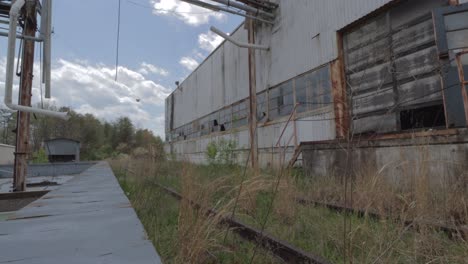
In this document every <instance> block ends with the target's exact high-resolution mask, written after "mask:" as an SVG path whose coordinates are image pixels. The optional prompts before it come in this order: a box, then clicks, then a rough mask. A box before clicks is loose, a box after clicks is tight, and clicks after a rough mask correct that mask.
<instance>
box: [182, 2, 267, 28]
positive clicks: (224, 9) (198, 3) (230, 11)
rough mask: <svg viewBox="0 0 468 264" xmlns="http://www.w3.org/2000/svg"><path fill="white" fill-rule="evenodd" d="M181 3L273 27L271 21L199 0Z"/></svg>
mask: <svg viewBox="0 0 468 264" xmlns="http://www.w3.org/2000/svg"><path fill="white" fill-rule="evenodd" d="M181 1H183V2H186V3H189V4H192V5H196V6H200V7H203V8H206V9H209V10H213V11H216V12H218V11H224V12H226V13H230V14H234V15H238V16H242V17H245V18H250V19H254V20H258V21H261V22H263V23H267V24H270V25H273V22H271V21H268V20H265V19H261V18H259V17H255V16H251V15H247V14H244V13H241V12H236V11H234V10H231V9H229V8H226V7H222V6H218V5H212V4H208V3H205V2H202V1H199V0H181Z"/></svg>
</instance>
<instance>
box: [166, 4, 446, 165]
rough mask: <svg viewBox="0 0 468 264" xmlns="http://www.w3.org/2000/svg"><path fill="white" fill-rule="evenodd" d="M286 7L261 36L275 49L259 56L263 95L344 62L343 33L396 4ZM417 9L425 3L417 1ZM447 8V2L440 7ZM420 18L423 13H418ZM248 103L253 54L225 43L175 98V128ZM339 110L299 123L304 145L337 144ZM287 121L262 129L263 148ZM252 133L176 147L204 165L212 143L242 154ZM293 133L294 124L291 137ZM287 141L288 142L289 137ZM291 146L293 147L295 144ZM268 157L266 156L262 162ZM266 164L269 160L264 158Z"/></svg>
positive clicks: (241, 35) (239, 34) (239, 35)
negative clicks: (223, 142) (228, 142)
mask: <svg viewBox="0 0 468 264" xmlns="http://www.w3.org/2000/svg"><path fill="white" fill-rule="evenodd" d="M276 2H278V3H279V4H280V8H279V9H278V15H277V19H276V21H275V25H274V26H273V27H271V26H266V25H261V26H258V28H257V30H256V40H257V44H264V45H268V46H269V47H270V50H269V51H256V57H257V60H256V61H257V92H261V91H264V90H267V89H269V88H272V87H274V86H276V85H279V84H281V83H283V82H285V81H287V80H290V79H292V78H294V77H296V76H298V75H300V74H303V73H305V72H308V71H311V70H313V69H316V68H318V67H320V66H321V65H325V64H328V63H329V62H331V61H333V60H335V59H336V58H337V56H338V48H337V44H338V43H337V31H338V30H341V29H343V28H344V27H346V26H348V25H349V24H351V23H353V22H355V21H357V20H359V19H361V18H363V17H364V16H366V15H368V14H370V13H372V12H373V11H375V10H377V9H379V8H381V7H383V6H384V5H386V4H388V3H390V2H392V0H326V1H325V0H322V1H313V0H276ZM411 2H414V3H416V4H415V6H417V5H418V4H421V3H425V2H426V1H424V0H412V1H411ZM437 2H439V3H445V2H446V1H437ZM411 12H414V15H415V16H416V15H417V14H418V12H419V11H418V10H417V9H415V10H412V11H411ZM232 35H233V37H234V38H235V39H238V40H239V41H242V42H247V33H246V31H245V29H244V28H243V26H240V27H239V28H238V29H237V30H236V31H235V32H234V33H233V34H232ZM247 97H248V54H247V50H246V49H240V48H238V47H236V46H234V45H233V44H231V43H229V42H224V43H223V44H222V45H221V46H220V47H219V48H218V49H216V50H215V51H214V52H213V53H212V54H211V55H210V56H209V57H208V58H207V59H206V60H205V62H203V63H202V64H201V65H200V67H199V68H198V69H196V70H195V71H194V72H193V73H192V74H191V75H190V76H189V77H188V78H187V79H186V80H185V81H184V82H183V83H182V84H181V85H180V89H177V90H176V91H175V92H174V128H178V127H181V126H183V125H185V124H188V123H190V122H192V121H194V120H196V119H198V118H201V117H203V116H206V115H208V114H210V113H213V112H215V111H218V110H220V109H221V108H223V106H227V105H230V104H232V103H234V102H237V101H239V100H241V99H244V98H247ZM334 118H335V115H334V112H333V107H332V106H329V107H323V108H321V109H319V110H318V111H315V112H314V113H312V114H310V115H309V116H307V115H304V116H301V118H300V120H299V121H298V122H297V133H298V138H299V141H320V140H330V139H334V138H335V120H334ZM285 119H287V117H285V118H280V119H278V120H275V122H273V123H269V124H268V125H267V126H264V127H259V128H258V131H257V132H258V136H259V141H258V143H259V146H258V147H259V148H260V149H267V148H271V147H272V146H274V144H276V141H277V140H278V137H279V134H280V133H281V130H282V129H283V127H284V123H285ZM246 129H247V128H246V127H242V128H239V129H236V130H235V131H232V132H231V133H228V134H227V135H226V133H221V134H216V133H215V134H213V135H208V136H204V137H201V138H198V139H190V140H185V141H179V142H175V143H173V146H174V148H175V150H176V152H177V153H184V154H187V155H191V159H192V160H200V161H203V160H204V151H205V150H206V146H207V144H208V143H209V142H210V141H211V140H218V139H220V138H223V137H230V138H232V139H234V140H236V141H237V142H238V145H239V149H241V148H244V147H245V148H246V147H247V146H248V142H249V138H248V133H247V130H246ZM290 133H292V124H290V125H289V127H288V128H287V130H286V133H285V134H290ZM285 138H288V136H287V135H285ZM290 145H291V144H290ZM261 155H262V153H261V151H260V156H261ZM260 159H261V160H264V161H265V162H266V160H268V159H267V158H266V157H260Z"/></svg>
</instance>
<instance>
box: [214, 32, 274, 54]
mask: <svg viewBox="0 0 468 264" xmlns="http://www.w3.org/2000/svg"><path fill="white" fill-rule="evenodd" d="M210 30H211V31H213V32H214V33H216V34H218V35H219V36H221V37H223V38H224V39H226V40H228V41H229V42H232V43H233V44H234V45H236V46H238V47H241V48H248V49H260V50H269V49H270V48H269V47H268V46H263V45H256V44H249V43H244V42H239V41H237V40H235V39H234V38H233V37H231V36H229V35H227V34H226V33H224V32H222V31H221V30H219V29H217V28H215V27H213V26H212V27H210Z"/></svg>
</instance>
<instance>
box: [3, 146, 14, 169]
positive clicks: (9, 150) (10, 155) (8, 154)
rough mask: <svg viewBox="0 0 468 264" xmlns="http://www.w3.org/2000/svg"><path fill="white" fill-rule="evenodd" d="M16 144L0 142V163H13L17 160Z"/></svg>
mask: <svg viewBox="0 0 468 264" xmlns="http://www.w3.org/2000/svg"><path fill="white" fill-rule="evenodd" d="M14 153H15V146H10V145H4V144H0V165H6V164H13V163H14V161H15V154H14Z"/></svg>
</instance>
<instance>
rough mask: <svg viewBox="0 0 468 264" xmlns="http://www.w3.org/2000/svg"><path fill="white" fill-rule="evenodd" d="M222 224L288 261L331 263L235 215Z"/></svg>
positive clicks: (209, 211) (211, 212)
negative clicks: (240, 219)
mask: <svg viewBox="0 0 468 264" xmlns="http://www.w3.org/2000/svg"><path fill="white" fill-rule="evenodd" d="M154 184H155V185H156V186H157V187H159V188H160V189H162V190H164V191H165V192H166V193H168V194H170V195H171V196H173V197H174V198H176V199H177V200H187V201H189V203H190V204H191V205H192V206H193V207H194V208H197V209H201V208H202V206H201V205H200V204H198V203H196V202H194V201H192V200H189V199H187V198H185V197H183V196H182V195H180V194H179V193H178V192H176V191H175V190H174V189H172V188H169V187H166V186H163V185H161V184H158V183H154ZM206 214H207V215H210V216H214V215H218V213H217V212H216V210H214V209H206ZM220 224H224V225H228V226H229V227H231V228H232V230H233V231H234V232H236V233H237V234H238V235H239V236H241V237H242V238H244V239H246V240H249V241H252V242H255V243H259V245H261V246H262V247H263V248H264V249H266V250H268V251H270V252H272V253H273V254H274V255H276V256H277V257H279V258H281V259H282V260H283V261H285V262H287V263H311V264H312V263H313V264H325V263H330V262H328V261H326V260H325V259H323V258H321V257H318V256H315V255H312V254H310V253H308V252H305V251H303V250H301V249H299V248H297V247H295V246H293V245H291V244H289V243H287V242H285V241H283V240H280V239H277V238H275V237H273V236H271V235H269V234H267V233H265V232H261V231H260V230H258V229H256V228H254V227H252V226H249V225H246V224H244V223H242V222H240V221H239V220H237V219H236V218H233V217H222V218H221V222H220Z"/></svg>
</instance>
